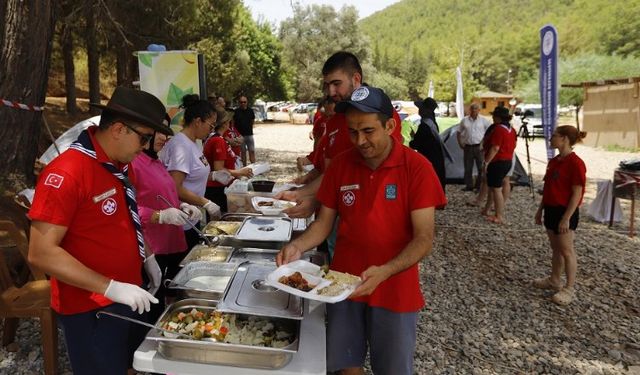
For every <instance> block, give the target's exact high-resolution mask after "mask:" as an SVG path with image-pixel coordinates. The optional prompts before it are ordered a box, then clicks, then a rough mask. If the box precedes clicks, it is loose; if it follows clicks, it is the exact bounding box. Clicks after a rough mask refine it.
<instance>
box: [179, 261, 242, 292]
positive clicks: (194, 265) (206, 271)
mask: <svg viewBox="0 0 640 375" xmlns="http://www.w3.org/2000/svg"><path fill="white" fill-rule="evenodd" d="M237 267H238V265H237V264H234V263H214V262H203V261H201V262H191V263H187V264H186V265H185V266H184V267H182V269H181V270H180V271H179V272H178V274H177V275H176V277H175V278H174V279H173V280H167V283H168V285H167V288H169V289H175V290H177V291H178V296H179V297H181V298H203V299H210V300H216V301H218V300H220V298H221V297H222V296H223V294H224V291H225V290H226V288H227V286H228V284H229V281H230V280H231V278H232V277H233V274H234V273H235V271H236V268H237Z"/></svg>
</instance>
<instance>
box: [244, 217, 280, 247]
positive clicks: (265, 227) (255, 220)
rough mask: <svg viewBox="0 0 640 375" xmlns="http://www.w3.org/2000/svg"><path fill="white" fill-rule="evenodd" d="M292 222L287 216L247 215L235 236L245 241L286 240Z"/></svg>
mask: <svg viewBox="0 0 640 375" xmlns="http://www.w3.org/2000/svg"><path fill="white" fill-rule="evenodd" d="M292 230H293V224H292V223H291V219H289V218H288V217H273V216H258V217H247V218H246V219H244V221H243V222H242V226H241V227H240V229H238V233H236V238H237V239H239V240H247V241H272V242H274V241H275V242H287V241H289V240H291V232H292Z"/></svg>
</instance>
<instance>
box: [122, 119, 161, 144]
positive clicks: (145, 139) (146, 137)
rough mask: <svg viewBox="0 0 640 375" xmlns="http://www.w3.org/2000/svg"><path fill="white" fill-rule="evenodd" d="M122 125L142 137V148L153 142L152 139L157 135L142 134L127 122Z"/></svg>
mask: <svg viewBox="0 0 640 375" xmlns="http://www.w3.org/2000/svg"><path fill="white" fill-rule="evenodd" d="M121 122H122V121H121ZM122 123H123V124H124V126H126V127H127V128H129V129H130V130H131V131H132V132H134V133H136V134H137V135H138V137H140V145H141V146H144V145H146V144H147V143H149V142H151V138H153V136H154V135H155V134H156V133H155V132H153V133H151V134H145V133H140V132H139V131H137V130H136V129H135V128H134V127H133V126H131V125H129V124H127V123H126V122H122Z"/></svg>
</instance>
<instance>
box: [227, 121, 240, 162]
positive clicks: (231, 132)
mask: <svg viewBox="0 0 640 375" xmlns="http://www.w3.org/2000/svg"><path fill="white" fill-rule="evenodd" d="M223 137H224V138H233V139H236V138H239V137H241V136H240V133H238V129H236V127H235V126H233V121H231V122H230V124H229V129H227V131H226V132H224V135H223ZM241 149H242V146H232V147H231V151H233V153H234V154H236V155H240V151H241Z"/></svg>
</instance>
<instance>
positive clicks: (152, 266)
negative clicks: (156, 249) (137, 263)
mask: <svg viewBox="0 0 640 375" xmlns="http://www.w3.org/2000/svg"><path fill="white" fill-rule="evenodd" d="M144 271H145V272H146V273H147V276H149V293H151V294H154V295H155V294H156V292H157V291H158V289H160V283H161V282H162V271H161V270H160V265H159V264H158V261H157V260H156V255H155V254H151V256H148V257H147V259H145V260H144Z"/></svg>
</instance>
